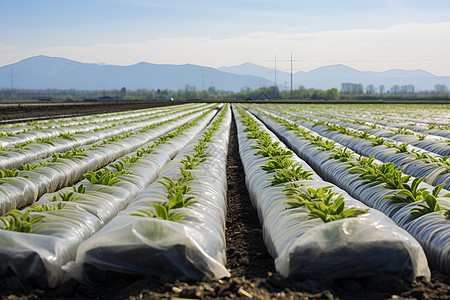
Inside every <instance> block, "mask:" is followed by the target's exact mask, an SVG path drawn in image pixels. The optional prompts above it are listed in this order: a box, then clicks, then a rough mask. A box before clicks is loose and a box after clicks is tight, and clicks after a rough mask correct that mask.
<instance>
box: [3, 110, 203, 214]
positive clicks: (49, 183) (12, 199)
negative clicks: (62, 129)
mask: <svg viewBox="0 0 450 300" xmlns="http://www.w3.org/2000/svg"><path fill="white" fill-rule="evenodd" d="M203 112H204V111H201V112H196V113H194V114H190V115H188V116H184V117H180V118H178V119H176V120H174V121H172V122H170V123H166V124H163V125H161V126H158V127H155V128H152V129H150V130H147V131H145V132H143V133H139V134H138V135H135V136H131V137H128V138H125V139H123V140H120V141H117V142H113V143H110V144H106V145H104V146H102V147H96V148H95V149H92V150H86V151H85V152H84V154H86V156H82V157H80V158H73V159H63V158H61V159H58V161H57V162H51V163H47V164H46V166H45V167H38V168H36V169H34V170H31V171H20V174H19V176H20V177H17V179H16V180H14V179H7V180H4V181H6V182H7V184H6V183H5V184H1V185H0V215H3V214H5V213H6V212H7V211H10V210H12V209H15V208H21V207H25V206H27V205H30V204H31V203H33V202H34V201H36V200H37V199H38V197H40V196H41V195H43V194H44V193H48V192H53V191H56V190H58V189H60V188H63V187H65V186H68V185H71V184H73V183H75V182H77V181H79V180H81V179H82V178H83V175H84V174H85V173H87V172H89V171H93V170H97V169H99V168H101V167H103V166H105V165H106V164H108V163H110V162H111V161H113V160H115V159H117V158H119V157H121V156H123V155H125V154H127V153H130V152H131V151H134V150H136V149H138V148H139V147H141V146H143V145H144V144H146V143H149V142H150V141H152V140H154V139H156V138H158V137H159V136H161V135H163V134H165V133H167V132H169V131H171V130H174V129H175V128H178V127H179V126H181V125H183V124H186V123H188V122H190V121H192V120H194V119H195V118H198V117H199V116H200V115H201V114H202V113H203ZM24 176H27V177H29V178H28V179H27V178H23V177H24Z"/></svg>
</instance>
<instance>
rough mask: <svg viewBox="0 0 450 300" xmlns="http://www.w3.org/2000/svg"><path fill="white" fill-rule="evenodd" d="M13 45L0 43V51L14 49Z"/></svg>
mask: <svg viewBox="0 0 450 300" xmlns="http://www.w3.org/2000/svg"><path fill="white" fill-rule="evenodd" d="M14 49H15V47H14V46H11V45H5V44H0V52H5V51H11V50H14Z"/></svg>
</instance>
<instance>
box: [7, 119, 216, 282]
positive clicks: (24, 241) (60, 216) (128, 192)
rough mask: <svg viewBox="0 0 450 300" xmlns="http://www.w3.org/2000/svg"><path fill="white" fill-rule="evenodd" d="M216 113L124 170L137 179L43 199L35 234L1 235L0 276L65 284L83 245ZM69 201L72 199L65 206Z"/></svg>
mask: <svg viewBox="0 0 450 300" xmlns="http://www.w3.org/2000/svg"><path fill="white" fill-rule="evenodd" d="M215 114H216V113H215V112H213V111H211V112H209V113H208V114H207V115H206V116H204V117H203V118H202V119H200V120H199V121H198V122H197V123H196V124H195V125H194V126H192V127H190V128H188V129H187V130H186V132H183V134H181V135H179V136H177V137H175V138H173V139H172V140H171V141H170V143H171V146H172V147H161V148H160V147H159V146H157V147H155V148H154V150H155V151H154V152H152V153H149V154H145V155H143V156H141V157H140V159H138V160H137V161H136V162H135V163H126V164H124V170H126V171H131V174H122V175H119V176H117V178H118V179H120V181H119V182H117V183H115V184H113V185H111V186H107V185H101V184H91V183H90V182H89V181H87V180H83V181H81V182H80V183H78V184H77V185H76V186H75V190H76V191H75V190H74V189H73V188H72V187H71V188H64V189H62V190H60V191H58V192H56V193H51V194H45V195H43V196H42V197H41V199H40V200H39V201H38V202H36V204H37V205H39V207H41V208H42V211H36V210H35V207H31V208H30V207H29V208H26V209H24V210H23V212H26V211H27V210H28V209H33V210H32V212H31V213H30V216H31V217H32V218H35V217H43V220H41V221H39V222H37V223H34V224H33V230H32V232H31V233H25V232H13V231H7V230H0V240H2V243H1V244H0V258H1V259H2V262H5V263H3V264H2V265H1V266H0V277H5V276H16V277H18V278H19V279H20V280H22V281H24V282H27V283H31V284H34V285H38V286H50V287H55V286H57V285H59V284H60V283H62V282H63V281H64V279H65V278H67V277H65V276H66V274H65V273H64V271H63V270H62V268H61V267H62V266H63V265H64V264H66V263H68V262H69V261H71V260H74V259H75V256H76V253H77V249H78V246H79V245H80V244H81V243H82V242H83V241H85V240H87V239H88V238H89V237H91V236H92V235H93V234H95V233H96V232H98V231H99V230H100V229H101V228H103V227H104V226H105V225H106V224H107V223H108V222H110V221H112V220H114V217H115V216H116V215H117V214H118V213H119V212H120V211H122V210H124V209H125V208H126V207H127V206H128V204H129V203H131V201H132V200H133V199H134V198H135V197H136V196H138V195H139V193H141V192H142V191H143V190H144V188H145V187H147V186H148V185H149V184H151V183H152V182H153V181H154V180H155V179H156V178H157V176H158V173H159V172H160V169H161V168H162V166H163V165H165V164H166V163H168V162H169V161H170V160H171V159H172V158H173V157H174V156H175V155H176V153H177V152H178V151H180V149H182V147H183V146H184V144H186V143H187V142H188V141H189V140H190V139H191V138H192V137H193V136H194V135H195V134H196V133H198V132H200V131H201V130H202V129H203V128H204V126H206V125H207V124H208V122H209V121H210V120H211V119H212V117H213V116H214V115H215ZM186 134H187V135H188V138H186V136H185V135H186ZM149 145H150V144H149ZM161 146H164V144H162V145H161ZM135 154H136V153H131V154H129V156H130V157H133V156H134V155H135ZM108 168H110V166H108ZM82 186H83V187H84V188H85V190H83V191H81V190H80V189H81V187H82ZM70 194H71V195H70ZM64 197H67V198H69V199H67V200H66V201H62V199H63V198H64Z"/></svg>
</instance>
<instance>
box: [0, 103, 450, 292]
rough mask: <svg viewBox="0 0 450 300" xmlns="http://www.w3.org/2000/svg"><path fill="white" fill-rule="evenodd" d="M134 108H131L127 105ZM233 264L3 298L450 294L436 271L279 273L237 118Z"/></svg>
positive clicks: (231, 195) (7, 284)
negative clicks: (209, 276)
mask: <svg viewBox="0 0 450 300" xmlns="http://www.w3.org/2000/svg"><path fill="white" fill-rule="evenodd" d="M127 109H128V108H127ZM227 164H228V166H227V179H228V192H227V193H228V194H227V195H228V215H227V224H226V226H227V231H226V240H227V258H228V261H227V267H228V268H229V270H230V272H231V275H232V276H231V277H230V278H224V279H222V280H218V281H207V282H184V281H178V280H174V279H172V278H170V277H164V276H163V277H158V278H155V277H133V276H129V277H124V278H121V279H117V280H114V281H108V282H104V283H102V284H95V285H91V286H84V285H80V284H79V283H78V282H76V281H69V282H67V283H65V284H63V285H62V286H61V287H59V288H57V289H44V290H42V289H33V288H32V287H28V286H25V285H24V284H23V283H21V282H19V281H18V280H17V279H8V280H3V281H1V282H0V296H1V297H2V298H3V299H36V298H41V299H57V298H71V299H86V298H90V299H186V298H187V299H192V298H194V299H236V298H238V299H450V276H448V275H444V274H441V273H438V272H433V274H432V279H431V281H430V282H427V281H426V280H425V279H423V278H419V279H418V280H417V281H415V282H412V283H408V282H404V281H401V280H399V279H396V278H363V279H340V280H305V281H297V282H294V281H290V280H287V279H284V278H281V277H280V276H279V275H277V274H276V271H275V267H274V263H273V259H272V258H271V256H270V255H269V253H268V252H267V250H266V247H265V246H264V243H263V238H262V229H261V226H260V224H259V221H258V217H257V214H256V212H255V210H254V209H253V207H252V205H251V202H250V199H249V196H248V193H247V189H246V187H245V183H244V180H243V179H244V172H243V167H242V163H241V161H240V158H239V152H238V144H237V138H236V127H235V125H234V123H233V125H232V131H231V139H230V145H229V154H228V161H227Z"/></svg>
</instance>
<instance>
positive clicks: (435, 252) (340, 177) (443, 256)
mask: <svg viewBox="0 0 450 300" xmlns="http://www.w3.org/2000/svg"><path fill="white" fill-rule="evenodd" d="M259 117H260V118H261V120H263V121H264V122H265V124H266V125H267V124H270V126H269V127H270V128H271V129H272V130H274V132H276V133H277V134H279V135H280V137H281V139H282V140H283V141H285V142H286V143H287V144H288V146H289V147H290V148H291V149H293V150H294V152H296V153H297V154H298V155H299V156H301V157H302V159H304V160H305V161H306V162H308V163H310V164H311V166H312V167H313V169H314V170H315V171H316V172H317V173H318V174H320V176H321V177H322V178H323V179H324V180H327V181H330V182H333V183H334V184H336V185H337V186H339V187H340V188H342V189H343V190H345V191H347V192H348V193H349V194H350V195H351V196H352V197H354V198H356V199H359V200H361V201H362V202H364V203H365V204H366V205H368V206H369V207H373V208H375V209H377V210H380V211H381V212H383V213H384V214H386V215H387V216H389V217H390V218H393V219H394V220H395V221H396V222H398V225H400V226H401V227H402V228H404V229H405V230H407V231H408V232H410V233H411V235H413V236H414V238H416V239H417V240H418V241H419V242H420V244H421V245H422V247H423V249H424V251H425V253H426V255H427V258H428V261H429V264H430V267H431V268H432V269H437V270H439V271H441V272H444V273H447V274H450V268H449V266H450V256H449V254H448V251H447V249H448V247H447V245H448V244H450V235H449V234H446V231H447V228H448V226H449V225H450V220H449V219H446V218H445V216H444V215H443V213H432V214H430V216H433V217H432V219H433V220H434V222H433V223H432V224H434V225H433V226H434V227H433V229H430V231H432V232H433V231H435V232H436V233H439V234H438V238H427V237H425V236H424V235H422V236H420V235H418V234H419V232H424V231H425V232H427V231H428V230H427V226H428V224H430V222H428V221H424V222H421V221H420V220H427V219H428V218H429V216H428V215H425V216H422V217H419V218H417V219H415V220H413V218H412V216H411V215H410V212H411V208H412V207H414V206H416V205H419V204H420V202H416V203H413V204H411V205H410V206H408V207H406V208H405V204H398V203H397V204H391V203H390V201H389V200H388V199H384V197H385V196H389V195H390V196H392V195H394V194H395V190H390V189H386V188H384V184H378V185H372V184H371V183H366V182H365V180H364V179H362V178H359V174H357V173H348V169H349V166H348V165H347V163H346V162H341V161H339V160H336V159H333V158H331V154H330V153H327V151H321V150H319V149H318V147H317V146H315V145H310V144H309V141H307V140H306V139H303V138H301V137H299V136H298V135H295V134H294V133H292V132H289V131H287V130H286V129H285V128H284V126H280V124H278V123H276V122H274V121H272V120H269V119H268V118H265V117H264V116H262V115H259ZM308 144H309V145H308ZM374 163H379V162H377V161H375V162H374ZM411 181H412V178H411V179H410V182H411ZM418 188H419V189H421V188H425V189H426V190H428V191H429V192H431V191H432V190H433V187H432V186H430V185H428V184H426V183H424V182H422V183H420V185H419V187H418ZM444 188H445V187H444ZM445 193H448V192H447V191H444V190H443V191H442V192H441V195H443V194H445ZM446 201H447V200H445V199H441V198H438V203H440V204H441V205H442V209H444V208H446V207H447V204H446ZM400 214H406V215H407V216H408V217H405V216H404V217H400ZM394 216H395V217H394ZM409 223H411V224H416V225H415V227H416V228H414V229H413V228H412V227H411V226H410V225H409ZM437 224H440V225H439V226H441V227H442V228H440V229H439V228H438V227H439V226H438V225H437ZM421 226H423V227H422V228H421V229H418V228H419V227H421Z"/></svg>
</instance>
